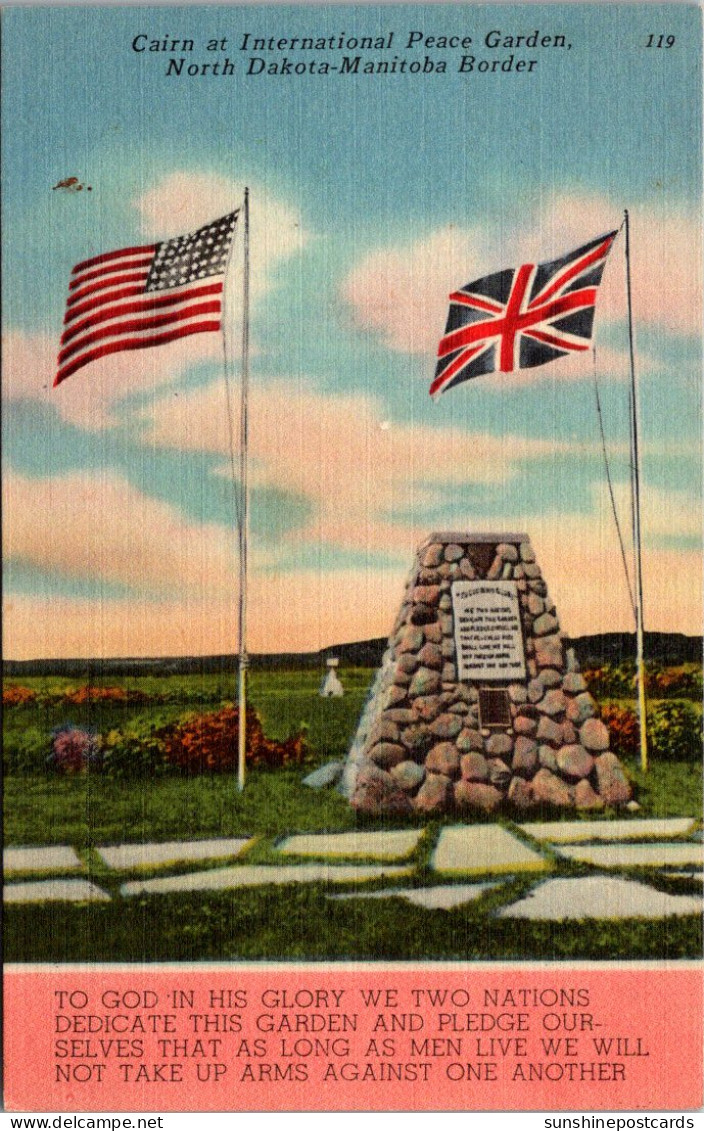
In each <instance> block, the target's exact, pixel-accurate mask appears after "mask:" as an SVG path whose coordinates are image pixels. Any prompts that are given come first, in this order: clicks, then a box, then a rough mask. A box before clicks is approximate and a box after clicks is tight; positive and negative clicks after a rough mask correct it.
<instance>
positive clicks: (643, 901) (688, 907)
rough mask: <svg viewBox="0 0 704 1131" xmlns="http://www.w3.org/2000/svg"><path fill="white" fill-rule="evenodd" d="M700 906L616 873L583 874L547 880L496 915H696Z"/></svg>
mask: <svg viewBox="0 0 704 1131" xmlns="http://www.w3.org/2000/svg"><path fill="white" fill-rule="evenodd" d="M703 908H704V900H702V898H701V897H700V896H690V895H669V894H668V893H667V892H662V891H657V890H656V889H655V888H651V887H648V885H647V884H642V883H638V882H636V881H635V880H626V879H622V878H620V877H616V876H614V877H612V876H584V877H579V878H574V879H572V878H564V879H557V878H556V879H550V880H546V881H545V882H544V883H541V884H538V885H537V886H536V887H535V888H533V890H532V891H531V892H529V893H528V895H527V896H525V897H524V898H523V899H520V900H518V901H517V902H516V903H512V904H510V905H509V906H508V907H502V908H501V909H500V910H499V911H497V912H495V915H497V916H498V917H499V918H501V919H554V920H555V919H557V920H559V919H630V918H645V919H662V918H665V917H666V916H670V915H698V914H701V912H702V909H703Z"/></svg>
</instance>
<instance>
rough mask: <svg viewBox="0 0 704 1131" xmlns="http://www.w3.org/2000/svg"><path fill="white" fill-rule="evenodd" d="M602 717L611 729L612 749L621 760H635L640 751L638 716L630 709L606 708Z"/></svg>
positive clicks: (602, 710) (603, 709) (602, 709)
mask: <svg viewBox="0 0 704 1131" xmlns="http://www.w3.org/2000/svg"><path fill="white" fill-rule="evenodd" d="M601 717H602V719H603V721H604V723H605V724H606V726H607V727H608V728H609V734H610V735H611V749H612V750H613V752H614V754H616V755H618V757H619V758H635V757H637V755H638V751H639V745H638V744H639V732H638V716H637V714H636V712H635V711H633V710H631V708H630V707H616V706H604V707H602V708H601Z"/></svg>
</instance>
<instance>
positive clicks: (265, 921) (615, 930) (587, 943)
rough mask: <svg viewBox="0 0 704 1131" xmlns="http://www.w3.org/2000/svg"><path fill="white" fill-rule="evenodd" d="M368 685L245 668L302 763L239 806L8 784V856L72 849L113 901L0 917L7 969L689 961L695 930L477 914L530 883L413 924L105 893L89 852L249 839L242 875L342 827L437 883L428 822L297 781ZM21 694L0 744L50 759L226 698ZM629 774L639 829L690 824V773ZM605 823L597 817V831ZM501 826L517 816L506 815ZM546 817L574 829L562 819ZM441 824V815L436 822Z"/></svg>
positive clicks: (262, 709) (374, 909) (408, 909)
mask: <svg viewBox="0 0 704 1131" xmlns="http://www.w3.org/2000/svg"><path fill="white" fill-rule="evenodd" d="M372 675H373V673H372V672H371V671H369V670H366V669H358V670H349V671H345V672H343V673H342V680H343V684H344V686H345V690H346V694H345V697H344V698H343V699H340V700H323V699H321V698H320V697H319V696H318V693H317V692H318V686H319V682H320V673H317V672H315V671H310V670H308V671H294V672H282V671H276V672H257V671H255V672H253V673H252V677H251V684H250V687H251V702H252V704H253V705H254V706H255V707H256V709H257V710H258V712H259V714H260V716H261V718H262V721H263V723H264V727H265V730H266V733H267V734H268V735H269V736H270V737H273V738H281V739H283V738H286V737H287V736H288V735H289V734H292V733H296V732H297V731H298V730H299V729H300V727H301V724H302V723H305V725H306V727H307V729H308V736H309V743H310V748H311V758H310V764H309V765H306V766H305V767H302V768H296V769H285V770H263V769H255V770H251V771H250V772H249V774H248V777H247V783H246V787H245V790H244V792H243V793H240V792H239V791H238V789H237V784H236V781H235V779H234V777H233V776H232V775H231V774H222V775H214V776H205V775H203V776H198V777H191V778H187V777H176V776H173V777H172V776H161V777H157V778H146V779H144V780H139V779H129V778H128V779H121V780H120V779H111V778H108V777H104V776H101V775H100V774H96V773H92V774H81V775H77V776H74V777H60V776H56V775H52V774H48V773H45V772H36V773H26V774H22V775H20V774H8V775H7V776H6V778H5V841H6V843H7V844H13V845H31V844H52V843H53V844H69V845H73V846H74V847H76V848H78V849H79V850H81V851H82V852H84V859H85V860H86V861H87V868H88V873H89V874H91V875H92V876H93V877H94V878H95V880H96V882H98V883H99V884H100V886H102V887H103V888H104V889H106V890H108V891H109V892H110V894H111V896H112V900H111V902H110V903H104V904H95V905H76V906H68V905H65V904H46V905H30V904H28V905H20V904H18V905H9V906H8V908H7V910H6V915H5V923H4V948H5V958H6V960H7V961H11V962H12V961H23V962H27V961H35V962H40V961H44V962H51V961H56V962H65V961H105V962H107V961H110V962H113V961H125V962H141V961H146V962H150V961H169V960H170V961H203V960H236V959H239V960H264V959H273V960H276V959H279V960H281V959H286V960H310V961H325V960H339V961H342V960H373V959H376V960H385V959H386V960H404V959H405V960H408V961H414V960H431V959H444V960H450V959H456V960H480V959H481V960H501V959H504V960H526V959H547V960H575V959H580V960H586V959H603V960H606V959H614V958H623V959H638V958H641V959H656V960H659V959H665V958H670V959H676V958H685V957H688V958H697V957H699V956H700V955H701V951H702V934H701V920H700V917H699V916H687V917H682V918H680V917H677V918H671V919H668V920H666V921H665V922H664V923H663V922H657V921H656V922H650V921H643V920H635V919H634V920H623V921H619V922H612V921H599V920H592V921H589V922H586V923H585V922H574V923H572V922H569V921H566V922H562V923H549V922H544V923H537V922H536V923H532V922H529V921H521V920H518V921H511V920H503V919H499V918H496V917H494V916H493V914H492V912H493V911H494V910H495V909H496V907H497V906H498V905H499V904H503V903H505V902H507V901H508V899H509V898H517V897H518V896H520V895H521V894H522V892H523V891H524V890H525V889H526V887H527V886H528V885H529V883H530V882H531V881H530V880H529V879H526V878H519V879H513V880H505V879H504V880H502V881H501V885H500V887H499V888H497V889H496V890H494V891H488V892H486V893H485V894H484V895H483V896H482V897H481V898H480V899H479V900H478V901H477V902H476V903H471V904H468V905H465V906H463V907H461V908H457V909H455V910H451V911H439V910H438V911H428V910H424V909H421V908H416V907H414V906H412V905H411V904H408V903H406V902H402V901H400V900H398V899H391V900H385V901H383V903H382V902H381V901H378V900H364V899H361V900H343V901H333V900H330V899H328V898H327V895H328V894H329V892H328V889H327V888H326V887H325V886H324V885H323V884H304V885H300V886H297V887H286V888H282V887H274V886H269V887H264V888H258V889H242V890H239V891H230V892H192V893H183V894H176V893H174V894H169V895H159V896H156V895H152V896H139V897H133V898H130V899H125V898H124V897H122V896H121V895H120V891H119V889H120V884H121V883H122V882H123V881H124V880H125V879H126V878H127V875H126V874H120V873H117V872H114V871H111V870H110V869H107V868H106V866H105V865H103V864H102V863H101V861H100V859H99V857H98V856H97V854H96V853H95V852H93V851H92V850H93V849H94V847H95V846H97V845H107V844H115V843H123V842H142V841H148V840H154V841H164V840H172V839H187V838H193V839H201V838H209V837H227V836H242V835H249V836H253V837H258V838H259V840H258V842H257V843H256V844H255V845H254V847H253V848H252V849H251V850H248V856H247V861H248V862H251V863H255V862H265V861H267V862H269V863H271V862H273V861H274V860H275V859H276V856H275V854H274V852H273V845H274V841H275V840H276V838H278V837H279V836H281V835H283V834H285V833H292V832H313V831H323V830H326V831H332V832H334V831H345V830H350V829H353V828H355V827H364V828H384V827H392V828H401V827H404V826H408V825H415V826H419V825H421V826H424V827H427V828H428V830H429V831H428V836H427V837H425V838H424V839H423V841H422V842H421V847H420V848H419V850H418V852H419V854H420V855H419V856H418V859H417V860H416V863H417V864H418V866H419V867H418V871H417V872H416V874H415V878H413V879H408V880H403V879H402V880H400V881H399V882H400V884H401V885H403V884H404V883H422V884H425V883H431V882H436V877H434V876H433V874H432V873H431V872H430V871H429V869H428V868H427V861H425V857H422V854H423V852H428V851H429V846H430V844H431V843H432V839H433V837H434V836H436V835H437V831H438V825H439V823H438V822H430V821H428V820H427V818H421V817H408V818H401V817H398V816H393V817H391V818H369V817H362V816H360V815H358V814H356V813H355V812H354V811H353V810H352V809H351V808H350V806H349V805H348V803H347V801H346V800H345V799H344V798H343V797H342V796H341V795H340V794H339V793H337V792H336V791H335V790H334V789H326V790H323V791H314V790H311V789H309V788H307V787H305V786H304V785H303V784H302V778H303V777H304V776H305V774H306V773H307V772H308V771H309V770H310V769H311V768H312V767H313V766H314V765H319V764H322V763H324V762H326V761H328V760H330V759H332V758H338V759H340V758H343V757H344V755H345V753H346V751H347V749H348V746H349V743H350V740H351V738H352V736H353V734H354V731H355V728H356V725H357V720H358V718H359V714H360V711H361V708H362V704H363V702H364V698H365V695H366V692H367V688H368V685H369V682H370V680H371V678H372ZM17 682H19V681H17ZM21 682H22V683H23V684H24V686H33V687H34V688H35V690H37V691H41V690H42V688H41V687H40V684H42V685H43V690H44V691H45V692H47V691H50V692H51V694H50V695H47V696H46V698H45V700H44V701H40V702H37V703H34V704H28V705H26V706H23V707H16V708H12V709H11V710H8V711H6V714H5V743H6V747H7V744H8V743H9V744H12V743H18V742H21V741H22V739H23V736H25V737H26V736H27V734H28V733H30V729H31V728H35V729H36V731H37V732H38V733H39V735H40V737H41V742H42V743H43V742H44V740H45V739H46V742H47V745H48V739H49V735H50V732H51V729H52V728H53V727H55V726H59V725H61V724H62V723H65V722H67V721H71V722H73V723H75V724H76V725H78V726H85V727H93V728H94V729H96V730H100V731H102V730H104V729H105V728H106V727H112V726H114V727H120V726H123V727H124V726H127V725H130V724H132V723H134V722H135V720H137V722H138V723H139V724H140V725H146V724H147V722H149V721H150V720H151V721H154V720H155V719H157V718H158V720H159V722H161V721H167V720H168V719H175V718H180V717H183V716H185V715H189V714H195V713H201V712H203V711H204V710H215V709H217V708H218V707H219V706H220V704H221V703H223V702H226V701H228V700H230V701H231V700H232V688H231V687H230V686H229V684H228V681H227V680H224V679H223V677H221V676H204V677H198V676H174V677H160V678H159V677H154V676H150V677H139V678H134V679H129V680H127V679H125V680H120V681H119V683H120V685H121V686H124V687H128V686H129V687H133V688H136V689H138V690H142V691H143V692H144V693H146V694H150V695H158V696H159V697H160V700H161V701H160V702H159V703H158V704H154V705H148V704H144V703H142V704H137V705H134V704H133V705H126V704H115V703H109V704H104V703H92V704H91V703H88V704H81V705H79V706H77V707H71V708H70V710H69V709H67V707H66V706H65V705H64V704H62V703H61V701H60V700H59V699H58V696H57V695H56V692H57V690H58V686H57V684H56V682H55V681H54V682H52V681H51V680H49V681H47V680H46V679H43V680H35V681H32V680H23V681H21ZM103 682H104V683H105V684H106V685H110V684H111V683H112V684H115V683H117V682H118V681H117V680H114V679H113V680H105V681H103ZM64 684H65V685H67V686H69V685H70V686H74V687H75V686H76V681H69V680H65V681H64ZM35 738H36V735H35ZM41 748H42V749H43V747H41ZM627 768H628V772H629V774H630V775H631V778H632V780H633V781H634V783H635V786H636V795H637V798H638V802H639V805H640V807H641V808H640V810H639V812H638V813H637V816H638V817H650V816H657V817H668V816H691V817H693V818H695V819H699V818H700V816H701V812H702V772H701V766H700V765H699V764H698V763H688V762H677V763H666V764H665V763H661V764H658V763H657V762H653V764H652V765H651V768H650V770H649V772H648V774H647V775H643V774H642V773H641V771H640V770H639V768H638V767H637V765H636V764H633V765H631V764H629V765H628V767H627ZM611 815H612V814H609V813H606V814H604V818H605V819H608V818H609V816H611ZM509 816H513V818H514V819H520V817H519V815H517V814H512V815H511V814H509ZM543 816H550V814H542V813H535V812H533V813H531V814H530V818H531V819H539V818H540V817H543ZM552 816H555V817H556V818H557V819H560V816H562V817H563V818H564V817H566V816H569V817H570V818H572V817H573V816H574V814H562V815H560V814H552ZM587 816H589V815H587ZM478 819H481V818H478ZM485 819H487V818H485ZM455 820H456V818H452V819H450V818H448V819H447V821H446V822H445V823H450V822H451V821H452V822H454V821H455ZM421 857H422V858H421ZM575 867H576V866H575V865H574V864H572V863H570V862H562V863H560V864H559V865H558V871H557V873H555V874H561V873H563V874H575ZM578 870H579V869H578V867H577V871H578ZM647 882H649V883H651V884H653V885H655V886H661V887H664V888H665V889H666V890H670V891H672V892H673V893H677V892H683V893H684V892H686V893H689V894H692V893H693V892H695V891H696V890H701V889H697V887H696V885H693V884H692V883H691V882H689V881H686V880H679V881H678V880H675V879H663V877H662V876H658V875H657V873H656V871H655V870H653V871H652V873H650V874H649V875H648V877H647ZM383 886H390V885H389V884H388V882H386V881H383V880H380V881H378V882H375V883H374V884H372V885H370V886H368V887H367V888H366V889H365V890H371V891H373V890H374V889H375V888H378V887H383ZM341 890H344V891H349V890H350V888H349V887H346V888H343V889H341Z"/></svg>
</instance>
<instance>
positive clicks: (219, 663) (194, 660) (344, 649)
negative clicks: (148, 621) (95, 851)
mask: <svg viewBox="0 0 704 1131" xmlns="http://www.w3.org/2000/svg"><path fill="white" fill-rule="evenodd" d="M567 644H568V646H569V647H572V648H574V650H575V652H576V654H577V658H578V660H579V663H580V666H581V667H583V668H586V667H595V666H599V665H600V664H620V663H622V662H623V661H624V660H630V659H634V658H635V654H636V643H635V635H634V634H633V633H627V632H607V633H601V634H599V635H598V636H579V637H575V638H574V639H572V640H568V641H567ZM385 647H386V637H379V638H377V639H376V640H360V641H356V642H354V643H349V644H336V645H335V646H333V647H330V648H323V649H322V650H321V651H320V652H282V653H268V654H263V655H254V656H252V657H251V665H252V667H253V668H255V669H259V670H266V669H272V668H276V669H279V670H286V669H289V670H290V669H295V668H314V669H316V668H317V669H322V668H324V667H325V661H326V660H327V659H328V657H330V656H337V657H338V658H339V660H340V665H341V666H342V667H363V668H376V667H378V666H379V663H380V662H381V657H382V654H383V651H384V648H385ZM645 657H646V660H652V661H656V662H659V663H661V664H684V663H699V662H701V660H702V637H701V636H684V635H683V634H682V633H674V632H673V633H668V632H646V634H645ZM236 670H237V657H236V656H233V655H222V656H167V657H160V658H154V659H140V658H124V659H119V658H118V659H105V660H79V659H74V660H5V661H3V674H4V675H5V676H14V677H17V676H22V675H25V676H31V675H64V676H68V677H70V678H71V679H81V680H85V681H90V680H92V679H96V678H98V677H106V676H138V675H205V674H209V673H215V674H218V673H221V672H222V673H229V672H234V671H236Z"/></svg>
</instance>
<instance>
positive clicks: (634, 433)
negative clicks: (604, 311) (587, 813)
mask: <svg viewBox="0 0 704 1131" xmlns="http://www.w3.org/2000/svg"><path fill="white" fill-rule="evenodd" d="M624 220H625V226H626V295H627V299H628V348H629V353H630V364H631V396H630V402H631V503H632V509H633V549H634V556H635V588H636V602H635V607H636V684H637V691H638V730H639V735H640V765H641V769H642V770H643V772H644V773H645V772H646V771H647V769H648V735H647V717H646V716H647V710H646V701H645V659H644V656H645V648H644V632H643V570H642V552H641V527H640V459H639V454H638V383H637V381H636V366H635V348H634V334H633V304H632V300H631V242H630V224H629V219H628V209H624Z"/></svg>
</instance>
